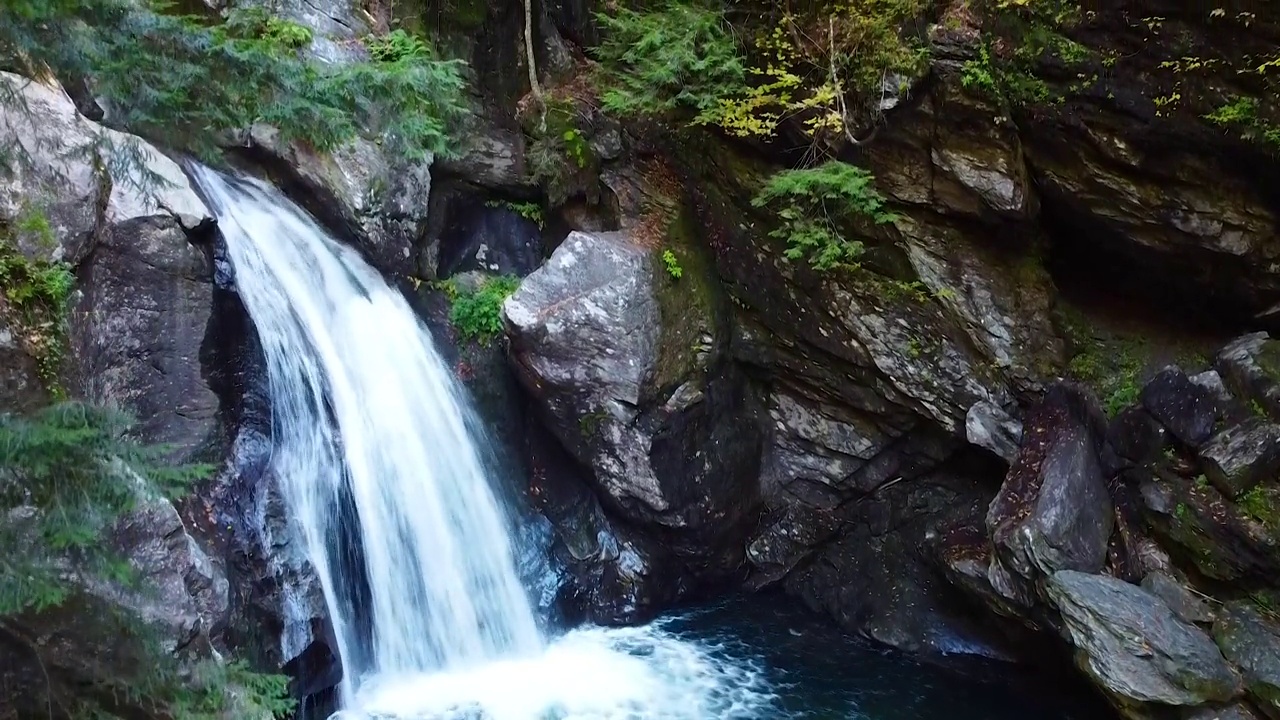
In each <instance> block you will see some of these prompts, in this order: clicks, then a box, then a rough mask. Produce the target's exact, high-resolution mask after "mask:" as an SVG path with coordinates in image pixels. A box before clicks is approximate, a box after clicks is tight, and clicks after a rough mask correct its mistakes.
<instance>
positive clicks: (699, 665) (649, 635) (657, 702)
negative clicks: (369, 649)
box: [342, 626, 773, 720]
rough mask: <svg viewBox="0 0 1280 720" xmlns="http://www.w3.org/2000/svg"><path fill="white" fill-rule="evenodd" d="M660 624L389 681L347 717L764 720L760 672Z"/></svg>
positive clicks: (368, 690) (368, 692) (373, 688)
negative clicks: (532, 652) (667, 629)
mask: <svg viewBox="0 0 1280 720" xmlns="http://www.w3.org/2000/svg"><path fill="white" fill-rule="evenodd" d="M717 650H718V649H717V648H716V647H714V646H708V645H704V644H701V643H696V642H693V641H689V640H686V639H682V638H679V637H677V636H675V635H672V634H670V633H667V632H665V631H663V630H662V629H661V628H659V627H656V626H646V627H636V628H581V629H578V630H574V631H572V632H570V633H568V634H567V635H564V636H563V637H561V638H559V639H557V640H556V641H554V642H552V643H551V644H550V645H549V646H548V647H547V648H546V650H545V651H544V652H542V653H540V654H538V655H536V656H532V657H525V658H510V659H502V660H497V661H493V662H489V663H484V664H481V665H477V666H475V667H471V668H461V669H458V670H453V671H450V672H442V673H435V674H421V675H398V676H397V675H386V676H382V677H379V678H377V680H376V681H373V682H369V683H367V684H366V685H364V686H363V687H362V688H361V691H360V693H359V694H358V695H357V696H356V698H355V702H353V703H352V707H351V708H350V709H349V710H347V711H345V712H344V713H342V717H343V718H350V720H392V719H394V720H473V719H479V718H483V719H484V720H707V719H710V718H716V719H720V718H723V719H724V720H733V719H734V718H760V717H768V715H767V714H763V713H764V712H765V711H766V710H767V709H768V707H769V706H770V705H771V704H772V701H773V695H772V694H771V693H770V692H769V689H768V687H767V685H766V684H765V683H764V681H763V678H762V676H761V674H760V673H759V672H758V670H757V669H756V668H755V667H754V666H753V665H752V664H750V663H748V662H745V661H743V660H742V659H740V658H739V659H729V658H726V657H723V656H721V655H720V654H719V653H718V652H717Z"/></svg>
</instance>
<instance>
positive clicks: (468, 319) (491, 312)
mask: <svg viewBox="0 0 1280 720" xmlns="http://www.w3.org/2000/svg"><path fill="white" fill-rule="evenodd" d="M518 287H520V278H518V277H514V276H501V277H494V278H486V279H485V281H484V282H483V283H482V284H481V285H480V287H479V288H477V289H476V290H474V291H471V292H463V291H459V290H456V286H455V291H454V293H453V297H452V300H453V308H452V310H451V311H450V312H449V322H451V323H453V326H454V328H456V329H457V331H458V334H459V335H460V336H462V337H463V338H464V339H467V340H476V341H479V342H480V343H483V344H488V343H489V342H490V341H491V340H492V339H493V338H494V337H496V336H497V335H499V334H500V333H501V332H502V303H503V301H504V300H506V299H507V298H508V297H510V296H511V293H513V292H515V291H516V288H518Z"/></svg>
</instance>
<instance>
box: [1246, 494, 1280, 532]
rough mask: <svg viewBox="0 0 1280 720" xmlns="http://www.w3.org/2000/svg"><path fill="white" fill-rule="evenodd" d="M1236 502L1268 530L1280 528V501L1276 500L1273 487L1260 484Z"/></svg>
mask: <svg viewBox="0 0 1280 720" xmlns="http://www.w3.org/2000/svg"><path fill="white" fill-rule="evenodd" d="M1236 504H1238V505H1239V506H1240V509H1241V510H1243V511H1244V513H1245V514H1246V515H1249V516H1250V517H1252V518H1253V519H1255V520H1257V521H1258V522H1260V523H1262V524H1263V526H1264V527H1266V528H1267V529H1268V530H1272V531H1275V530H1280V503H1277V502H1276V497H1275V491H1274V490H1272V489H1271V488H1267V487H1265V486H1263V485H1258V486H1256V487H1254V488H1253V489H1252V490H1250V491H1249V492H1247V493H1245V494H1244V495H1242V496H1240V497H1239V498H1238V499H1237V500H1236Z"/></svg>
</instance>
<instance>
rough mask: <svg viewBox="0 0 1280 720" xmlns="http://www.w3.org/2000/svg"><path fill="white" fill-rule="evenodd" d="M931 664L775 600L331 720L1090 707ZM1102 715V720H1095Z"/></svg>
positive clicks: (611, 631)
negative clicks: (841, 630)
mask: <svg viewBox="0 0 1280 720" xmlns="http://www.w3.org/2000/svg"><path fill="white" fill-rule="evenodd" d="M962 666H963V668H964V671H963V672H961V671H959V669H958V668H959V667H961V665H955V666H952V665H950V664H948V663H946V662H944V663H942V664H934V663H925V662H920V661H918V660H914V659H912V658H910V657H908V656H906V655H904V654H902V653H900V652H897V651H893V650H887V649H883V648H878V647H874V646H872V645H870V644H869V643H867V642H866V641H863V640H861V639H858V638H854V637H850V636H848V635H845V634H843V633H842V632H840V631H839V630H838V629H837V628H836V627H834V626H833V625H832V623H831V622H830V621H829V620H827V619H825V618H822V617H819V616H816V615H815V614H812V613H809V612H807V611H805V610H801V609H798V608H797V607H796V603H795V601H791V600H787V599H786V598H782V597H777V596H769V595H762V596H754V597H747V598H735V599H732V600H727V601H725V602H722V603H718V604H716V605H713V606H709V607H704V608H699V609H696V610H689V611H683V612H678V613H673V614H671V615H668V616H666V617H664V618H662V619H659V620H658V621H656V622H654V623H652V624H650V625H646V626H641V627H630V628H597V627H587V628H579V629H576V630H572V631H569V632H568V633H566V634H564V635H562V636H560V637H558V638H556V639H553V640H551V642H550V644H549V645H548V647H547V649H546V650H545V651H544V652H543V653H540V654H538V655H536V656H532V657H528V658H524V659H510V660H503V661H498V662H492V663H486V664H483V665H479V666H476V667H475V668H472V669H470V670H461V671H454V672H448V673H440V674H434V675H409V676H399V677H395V676H384V677H379V678H376V679H373V680H371V681H369V682H367V683H365V684H363V685H362V689H361V693H360V696H359V697H358V698H357V701H356V702H355V703H352V705H353V706H355V707H354V708H353V709H348V710H346V711H344V712H342V713H339V714H338V715H337V716H335V717H334V719H333V720H775V719H776V720H1028V718H1034V719H1035V720H1092V719H1094V718H1097V717H1101V716H1100V715H1099V712H1102V713H1106V712H1107V711H1106V710H1105V709H1100V708H1099V706H1098V704H1097V700H1096V698H1093V697H1091V696H1090V697H1079V696H1076V697H1072V695H1071V694H1070V693H1068V692H1067V691H1066V690H1065V689H1063V688H1057V687H1053V688H1045V687H1043V685H1042V683H1041V682H1039V681H1033V680H1032V678H1031V677H1030V676H1029V675H1027V676H1024V675H1023V673H1021V672H1013V671H1011V667H1010V666H1009V665H1006V664H1002V663H994V662H988V661H977V660H972V659H967V660H965V661H964V662H963V664H962ZM1102 716H1109V714H1107V715H1102Z"/></svg>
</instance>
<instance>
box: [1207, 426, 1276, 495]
mask: <svg viewBox="0 0 1280 720" xmlns="http://www.w3.org/2000/svg"><path fill="white" fill-rule="evenodd" d="M1200 457H1201V459H1202V460H1203V462H1204V470H1205V474H1206V475H1207V476H1208V478H1209V480H1210V481H1212V482H1213V484H1214V485H1216V486H1217V487H1218V489H1219V490H1221V491H1222V492H1223V493H1224V494H1226V495H1227V497H1231V498H1236V497H1239V496H1241V495H1243V494H1244V493H1246V492H1248V491H1249V490H1252V489H1253V488H1254V487H1255V486H1256V485H1257V484H1258V483H1260V482H1263V481H1264V480H1269V479H1271V478H1274V477H1275V476H1276V472H1277V471H1280V425H1276V424H1274V423H1270V422H1264V421H1263V420H1261V419H1259V418H1256V417H1254V418H1249V419H1248V420H1246V421H1245V422H1243V423H1240V424H1238V425H1234V426H1231V427H1228V428H1226V429H1224V430H1222V431H1221V432H1219V433H1218V434H1216V435H1214V436H1213V439H1212V440H1210V441H1209V443H1208V444H1207V445H1205V446H1204V447H1202V448H1201V449H1200Z"/></svg>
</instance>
